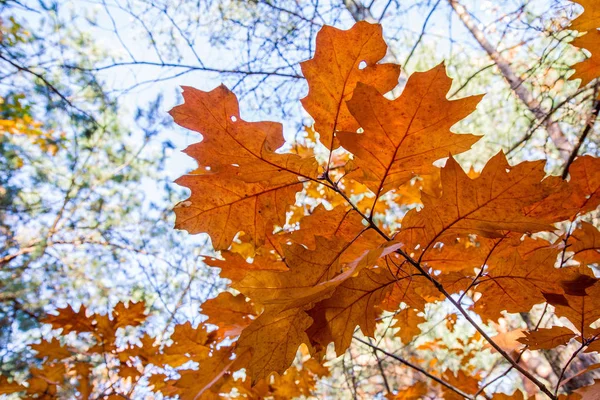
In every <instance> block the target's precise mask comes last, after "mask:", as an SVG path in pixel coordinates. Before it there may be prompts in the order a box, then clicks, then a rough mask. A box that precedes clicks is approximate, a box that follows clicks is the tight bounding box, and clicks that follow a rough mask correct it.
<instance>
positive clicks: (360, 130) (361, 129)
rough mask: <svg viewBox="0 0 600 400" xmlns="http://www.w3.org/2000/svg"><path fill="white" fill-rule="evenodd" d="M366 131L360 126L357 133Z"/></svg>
mask: <svg viewBox="0 0 600 400" xmlns="http://www.w3.org/2000/svg"><path fill="white" fill-rule="evenodd" d="M364 131H365V130H364V129H363V128H358V129H357V130H356V133H358V134H359V135H360V134H361V133H363V132H364Z"/></svg>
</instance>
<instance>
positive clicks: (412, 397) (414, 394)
mask: <svg viewBox="0 0 600 400" xmlns="http://www.w3.org/2000/svg"><path fill="white" fill-rule="evenodd" d="M428 391H429V390H428V389H427V384H426V383H425V382H417V383H415V384H414V385H412V386H409V387H407V388H404V389H400V390H398V393H396V394H391V393H390V394H387V395H386V396H385V397H386V399H388V400H420V399H422V398H423V397H424V396H425V395H426V394H427V392H428Z"/></svg>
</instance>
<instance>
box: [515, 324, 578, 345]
mask: <svg viewBox="0 0 600 400" xmlns="http://www.w3.org/2000/svg"><path fill="white" fill-rule="evenodd" d="M523 333H524V334H525V337H522V338H519V339H517V340H518V341H519V342H521V343H523V344H525V345H527V346H528V349H529V350H540V349H553V348H555V347H557V346H561V345H564V344H567V343H569V340H571V339H572V338H574V337H575V336H576V334H575V333H573V331H572V330H570V329H569V328H565V327H564V326H553V327H552V328H548V329H546V328H540V329H538V330H537V331H524V332H523Z"/></svg>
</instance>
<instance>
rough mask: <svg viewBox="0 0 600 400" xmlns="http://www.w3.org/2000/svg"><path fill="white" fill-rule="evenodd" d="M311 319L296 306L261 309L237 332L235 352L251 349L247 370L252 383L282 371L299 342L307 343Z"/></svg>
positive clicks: (291, 357) (293, 354)
mask: <svg viewBox="0 0 600 400" xmlns="http://www.w3.org/2000/svg"><path fill="white" fill-rule="evenodd" d="M311 323H312V318H311V317H309V316H308V315H307V314H306V313H305V312H304V311H302V310H301V309H299V308H292V309H289V310H286V311H283V312H273V313H269V312H265V313H263V314H262V315H261V316H259V317H258V318H257V319H256V320H254V321H253V322H252V324H250V325H249V326H248V327H247V328H246V329H244V331H243V332H242V334H241V335H240V337H239V339H238V342H237V352H240V353H244V352H246V351H250V352H251V358H250V361H249V362H248V365H247V373H248V375H249V376H250V378H251V380H252V383H253V384H254V383H256V382H257V381H258V380H259V379H263V378H266V377H268V376H269V375H271V374H272V373H273V372H276V373H278V374H282V373H283V372H284V371H285V370H286V369H287V368H288V367H289V366H290V364H291V363H292V360H293V359H294V357H295V356H296V352H297V350H298V347H299V346H300V345H301V344H303V343H304V344H306V345H310V340H309V338H308V336H307V334H306V332H305V331H306V329H307V328H308V327H309V326H310V324H311Z"/></svg>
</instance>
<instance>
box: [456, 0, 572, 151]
mask: <svg viewBox="0 0 600 400" xmlns="http://www.w3.org/2000/svg"><path fill="white" fill-rule="evenodd" d="M448 3H450V6H451V7H452V9H453V10H454V12H455V13H456V15H457V16H458V18H459V19H460V20H461V21H462V23H463V24H464V25H465V27H466V28H467V29H468V30H469V32H471V34H472V35H473V37H474V38H475V40H476V41H477V43H479V45H480V46H481V47H482V48H483V49H484V50H485V52H486V53H487V54H488V55H489V56H490V58H491V59H492V60H493V61H494V63H495V64H496V66H497V67H498V69H499V70H500V72H501V73H502V76H504V79H506V81H507V82H508V84H509V85H510V88H511V89H512V91H513V92H514V93H515V94H516V95H517V97H519V99H520V100H521V101H522V102H523V103H524V104H525V106H527V108H528V109H529V111H531V113H532V114H533V115H534V116H535V118H536V119H537V120H538V121H540V122H541V121H544V122H543V125H544V126H545V128H546V130H547V131H548V134H549V135H550V139H551V140H552V142H553V143H554V145H555V146H556V148H557V149H558V151H559V153H560V156H561V158H562V159H563V160H565V162H566V161H567V160H568V159H569V156H570V154H571V153H572V151H573V145H572V144H571V143H570V142H569V140H568V139H567V137H566V136H565V134H564V132H563V131H562V130H561V129H560V126H559V125H558V122H556V121H552V120H551V119H549V118H546V112H544V110H543V109H542V107H541V105H540V103H539V102H538V101H537V100H536V99H535V98H534V97H533V95H532V94H531V93H530V92H529V90H527V88H526V87H525V86H524V85H523V80H522V79H521V78H520V77H518V76H517V75H516V74H515V72H514V71H513V70H512V68H511V67H510V64H509V63H508V61H507V60H506V59H505V58H504V57H502V55H501V54H500V53H499V52H498V51H497V50H496V49H495V48H494V46H492V44H491V43H490V42H489V41H488V40H487V38H486V37H485V35H484V33H483V32H482V31H481V30H480V29H479V28H478V27H477V25H476V24H475V22H474V21H473V19H472V18H471V16H470V14H469V12H468V11H467V9H466V8H465V7H464V6H463V5H462V4H460V3H459V2H458V1H456V0H448Z"/></svg>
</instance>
